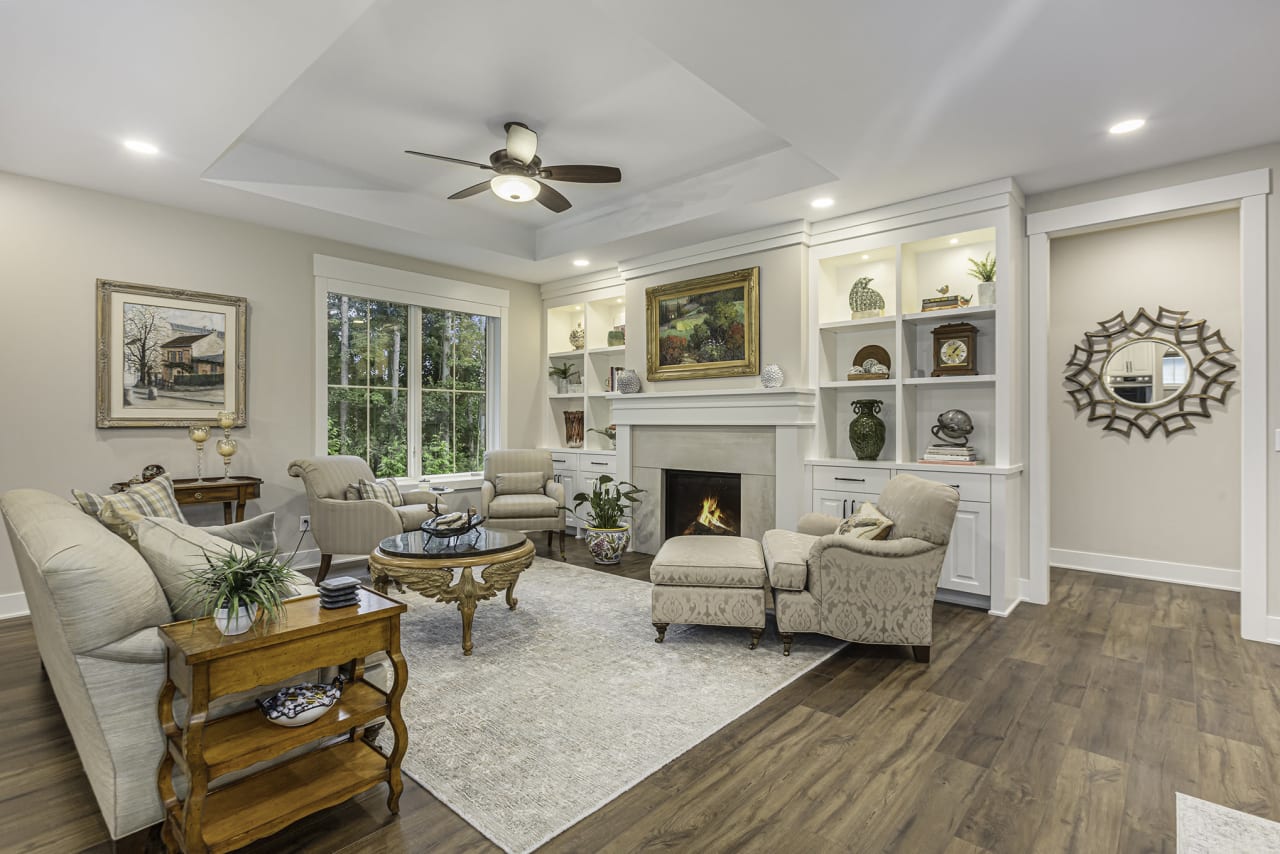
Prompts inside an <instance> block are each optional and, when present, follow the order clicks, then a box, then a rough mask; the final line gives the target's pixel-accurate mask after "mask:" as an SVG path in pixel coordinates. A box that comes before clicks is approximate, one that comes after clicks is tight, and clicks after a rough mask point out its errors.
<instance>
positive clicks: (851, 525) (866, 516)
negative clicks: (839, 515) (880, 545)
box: [836, 501, 893, 540]
mask: <svg viewBox="0 0 1280 854" xmlns="http://www.w3.org/2000/svg"><path fill="white" fill-rule="evenodd" d="M892 529H893V520H892V519H890V518H889V517H888V516H886V515H884V514H883V513H881V512H880V510H879V509H878V508H877V507H876V506H875V505H874V504H872V503H871V502H870V501H864V502H862V506H861V507H859V508H858V510H857V512H856V513H854V514H853V515H852V516H850V517H849V518H848V519H845V520H844V521H843V522H841V523H840V527H838V528H836V533H837V534H839V535H841V536H846V537H856V538H857V539H859V540H883V539H886V538H887V537H888V536H889V531H890V530H892Z"/></svg>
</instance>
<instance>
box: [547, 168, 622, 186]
mask: <svg viewBox="0 0 1280 854" xmlns="http://www.w3.org/2000/svg"><path fill="white" fill-rule="evenodd" d="M538 177H539V178H546V179H547V180H549V181H577V182H578V183H580V184H616V183H617V182H619V181H621V180H622V170H621V169H619V168H618V167H616V166H581V165H576V166H547V167H545V168H543V169H539V170H538Z"/></svg>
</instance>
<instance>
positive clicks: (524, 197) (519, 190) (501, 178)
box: [489, 175, 542, 202]
mask: <svg viewBox="0 0 1280 854" xmlns="http://www.w3.org/2000/svg"><path fill="white" fill-rule="evenodd" d="M489 189H491V190H493V194H494V195H495V196H497V197H498V198H500V199H505V200H506V201H508V202H531V201H533V200H534V199H536V198H537V197H538V192H539V191H540V190H541V189H542V185H541V184H539V183H538V182H537V181H535V180H533V179H532V178H529V177H527V176H525V175H498V176H495V177H494V178H493V179H492V180H490V181H489Z"/></svg>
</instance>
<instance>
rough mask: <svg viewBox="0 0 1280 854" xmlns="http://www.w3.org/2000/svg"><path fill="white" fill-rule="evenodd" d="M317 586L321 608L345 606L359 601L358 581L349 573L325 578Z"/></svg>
mask: <svg viewBox="0 0 1280 854" xmlns="http://www.w3.org/2000/svg"><path fill="white" fill-rule="evenodd" d="M317 586H318V587H319V588H320V607H321V608H346V607H348V606H350V605H356V604H359V602H360V594H359V590H360V581H359V580H358V579H355V578H352V577H351V576H349V575H343V576H340V577H338V578H328V579H325V580H324V581H321V582H320V583H319V584H318V585H317Z"/></svg>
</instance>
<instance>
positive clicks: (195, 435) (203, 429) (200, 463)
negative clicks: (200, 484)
mask: <svg viewBox="0 0 1280 854" xmlns="http://www.w3.org/2000/svg"><path fill="white" fill-rule="evenodd" d="M187 438H188V439H190V440H191V441H193V442H195V443H196V480H197V481H202V480H204V443H205V442H207V441H209V426H208V425H207V424H192V425H191V426H190V427H188V428H187Z"/></svg>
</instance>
